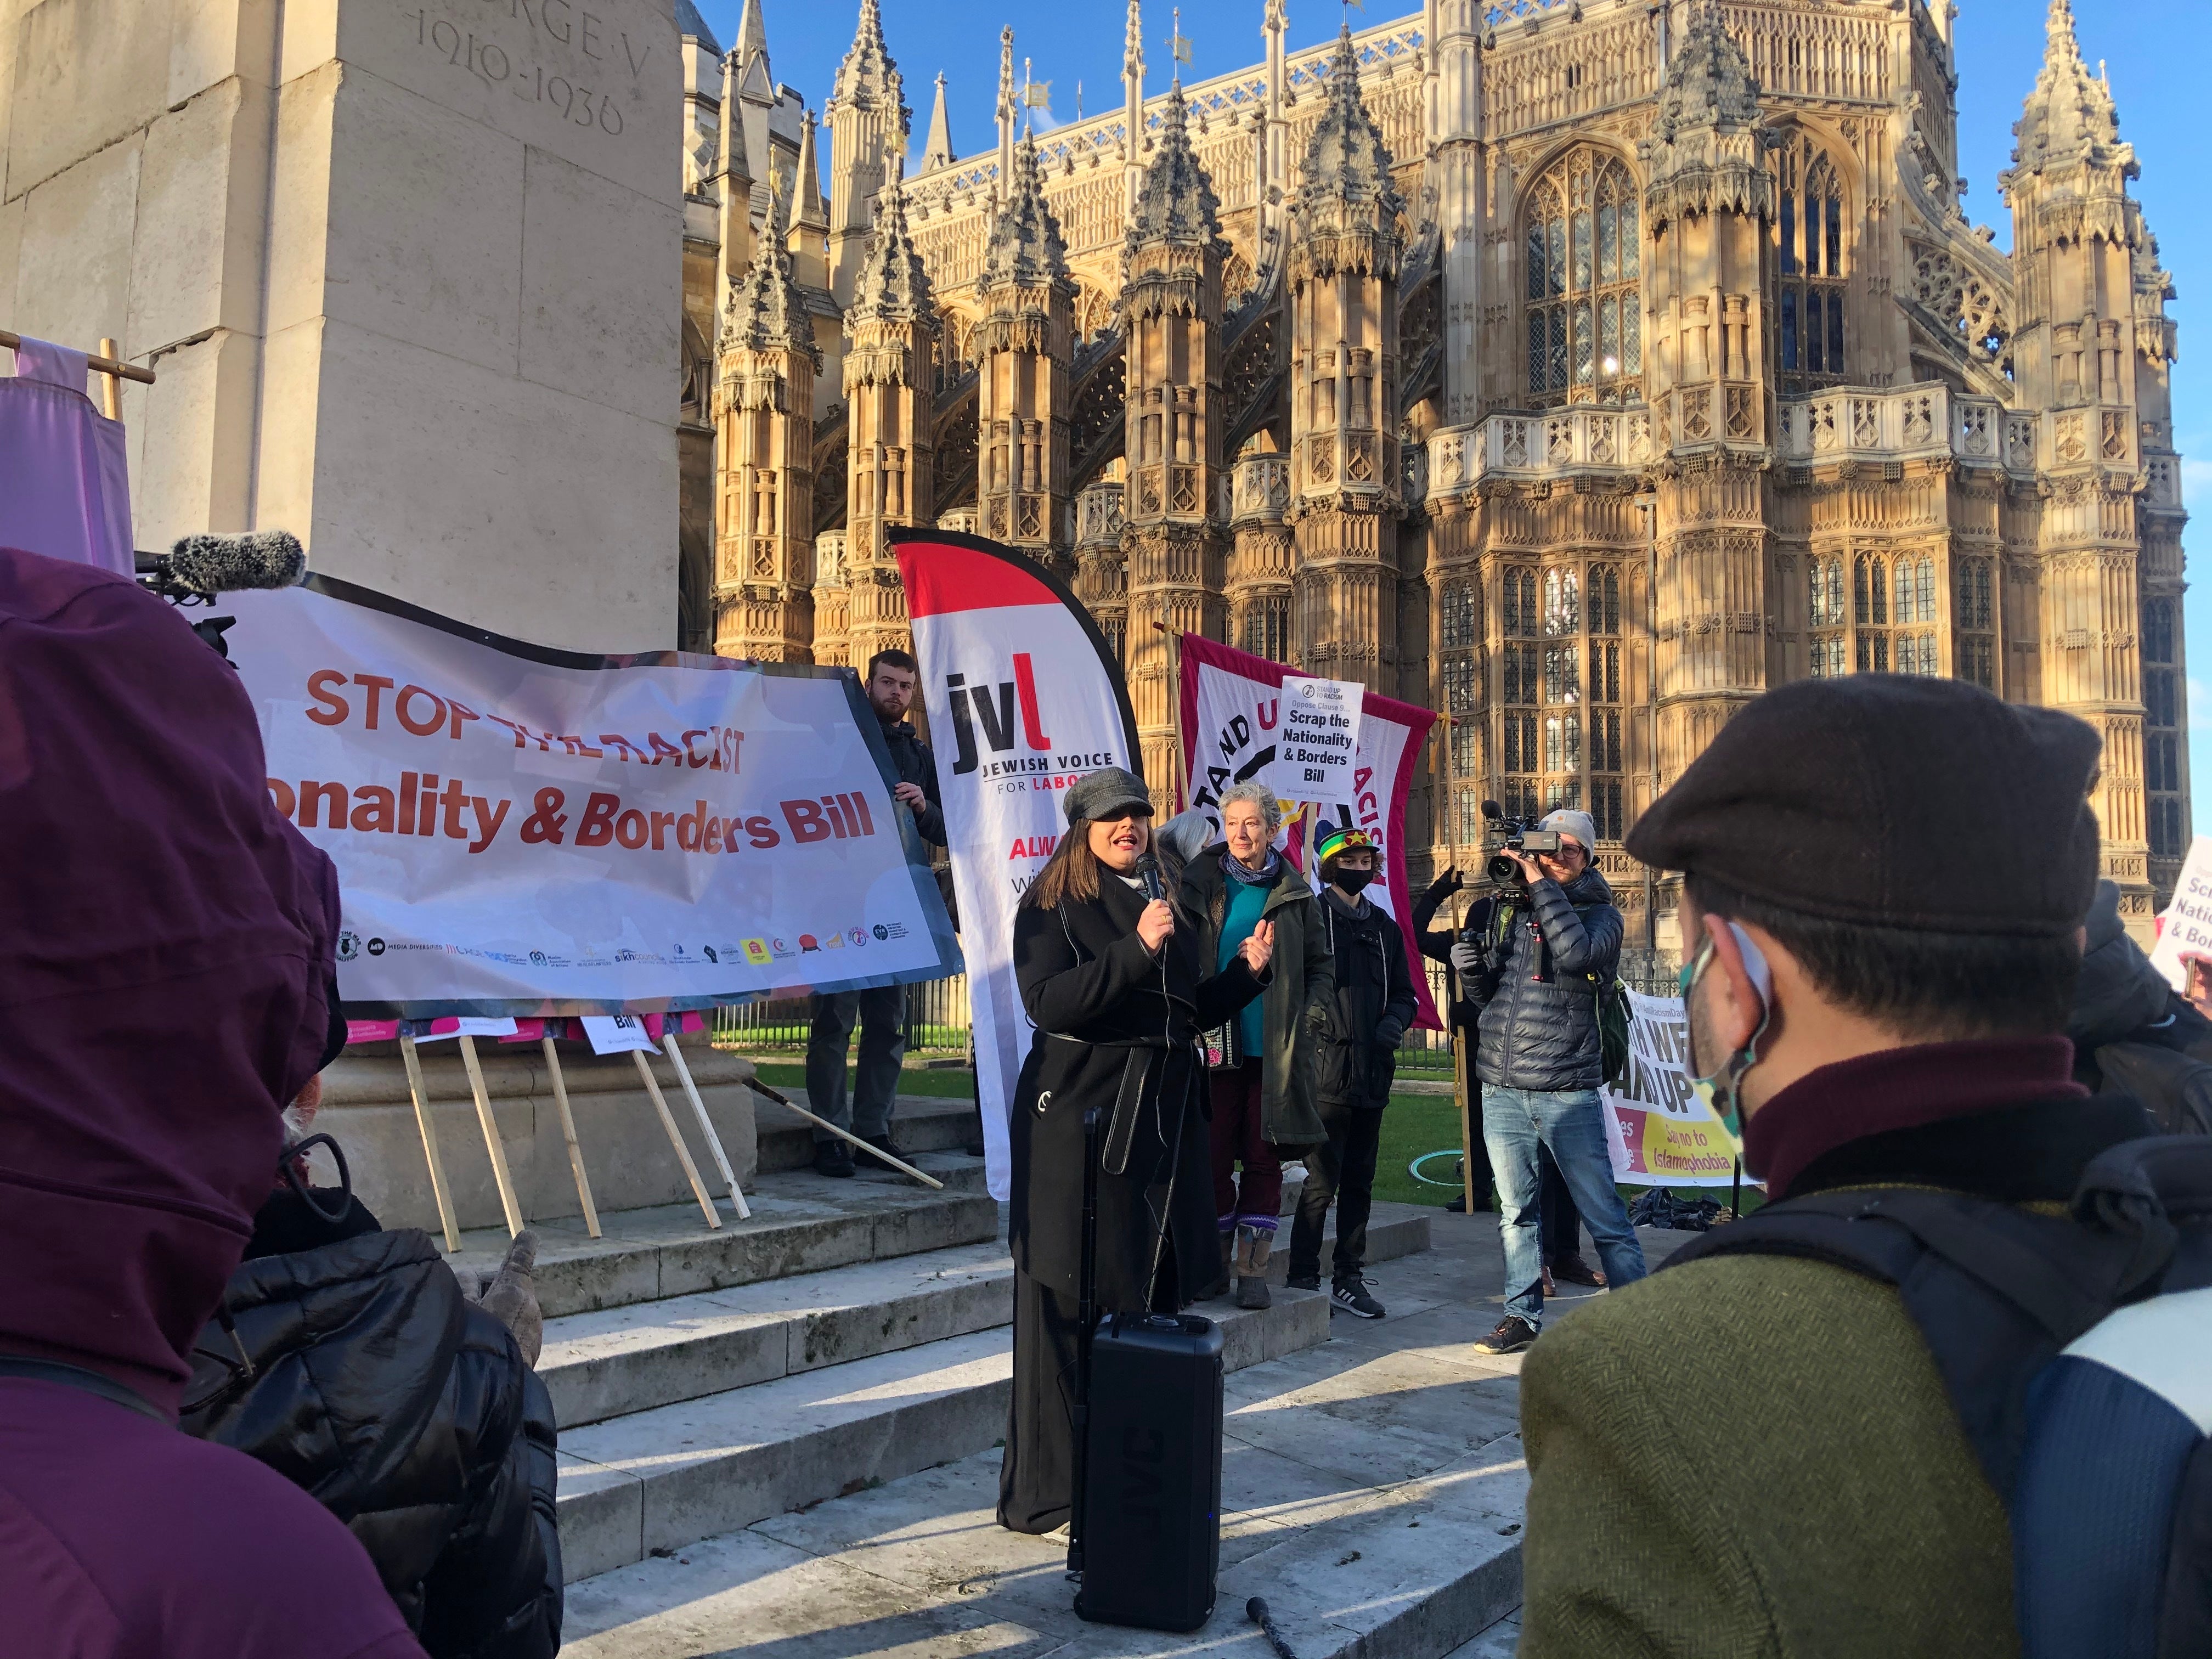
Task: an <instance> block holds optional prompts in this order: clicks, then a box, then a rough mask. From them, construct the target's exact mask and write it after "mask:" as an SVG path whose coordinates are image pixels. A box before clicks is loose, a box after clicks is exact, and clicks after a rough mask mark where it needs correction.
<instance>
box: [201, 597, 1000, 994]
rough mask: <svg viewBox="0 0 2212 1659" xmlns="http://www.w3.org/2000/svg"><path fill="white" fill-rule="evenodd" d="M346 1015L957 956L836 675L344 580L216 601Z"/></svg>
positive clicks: (823, 981)
mask: <svg viewBox="0 0 2212 1659" xmlns="http://www.w3.org/2000/svg"><path fill="white" fill-rule="evenodd" d="M223 603H224V605H225V607H226V608H227V609H231V610H234V611H236V613H237V617H238V623H237V625H236V626H235V627H234V629H231V631H230V634H229V635H228V642H229V646H230V655H231V660H232V661H233V663H234V664H235V665H236V666H237V668H238V671H239V674H240V678H241V680H242V681H243V683H244V684H245V687H246V692H247V695H248V696H251V697H252V700H253V703H254V708H255V711H256V713H257V714H258V716H259V718H260V722H261V733H262V741H263V744H264V746H265V748H266V750H267V754H268V769H269V790H270V794H271V796H273V797H274V798H275V799H276V805H277V807H278V810H280V811H283V813H284V815H285V816H286V817H289V818H290V819H291V820H292V822H293V823H295V824H296V825H297V826H298V827H299V829H300V830H301V833H302V834H304V835H305V836H307V839H308V840H310V841H312V842H314V843H315V844H316V845H317V846H319V847H320V848H322V849H323V850H324V851H325V852H326V853H328V854H330V855H331V858H332V859H333V860H335V861H336V862H337V867H338V881H339V891H340V896H341V900H342V902H343V922H342V925H341V929H340V933H339V936H338V946H337V953H338V988H339V992H340V994H341V995H342V996H343V998H344V1000H345V1003H346V1006H347V1012H349V1014H351V1015H354V1016H356V1017H358V1018H375V1017H384V1018H392V1017H404V1018H421V1017H423V1016H426V1015H429V1014H472V1015H500V1014H515V1015H530V1014H602V1013H605V1014H611V1013H617V1012H624V1011H626V1010H628V1011H636V1010H640V1009H650V1010H654V1011H659V1010H665V1009H671V1008H700V1007H706V1006H712V1005H714V1004H716V1003H723V1002H740V1001H744V1000H748V999H750V998H755V997H758V996H762V995H764V994H769V993H771V992H781V993H785V994H789V993H793V992H797V991H801V990H808V989H819V990H831V989H844V988H848V987H861V986H870V985H884V984H896V983H902V982H904V981H910V980H919V979H931V978H936V977H938V976H939V975H944V974H946V973H951V972H956V971H957V969H958V966H959V948H958V946H957V944H956V943H955V942H954V940H953V938H952V932H951V921H950V919H949V918H948V917H947V916H946V915H945V904H944V901H943V900H942V899H941V898H940V897H939V895H938V892H937V888H936V884H935V883H934V882H933V880H932V879H931V878H930V874H929V868H928V863H927V858H926V856H925V851H926V849H925V848H923V847H922V846H921V842H920V841H919V839H918V838H916V837H915V836H914V835H913V833H912V828H911V823H910V820H909V815H908V812H907V811H906V809H905V808H903V807H901V806H897V805H895V804H894V803H893V801H892V799H891V796H890V779H891V777H892V776H893V774H892V772H891V769H890V755H889V753H888V751H887V750H885V749H884V744H883V738H882V731H881V727H880V726H878V723H877V721H876V720H875V719H874V718H873V716H872V714H871V713H870V712H869V710H868V708H867V706H866V703H865V702H864V701H863V700H862V699H861V696H860V688H859V684H858V682H857V681H856V680H855V679H854V677H853V676H852V675H851V674H850V673H849V672H846V671H839V670H835V669H815V668H804V667H791V666H787V665H781V664H774V665H766V664H759V663H740V662H733V661H730V660H726V659H722V658H718V657H700V656H690V655H683V654H679V653H676V652H672V651H671V652H659V653H649V654H646V655H641V656H635V657H623V658H614V657H597V656H591V655H586V654H584V653H575V652H568V651H554V650H549V649H545V648H543V647H535V646H530V645H525V644H522V643H520V642H519V641H510V640H503V639H501V638H500V637H498V636H497V635H491V634H487V633H485V632H483V630H482V629H474V628H469V627H466V626H465V625H463V624H461V623H456V622H453V621H452V620H451V619H450V618H447V617H440V616H436V615H435V614H433V613H431V612H428V611H420V610H417V609H416V608H415V607H413V606H411V605H403V604H401V603H399V602H398V601H396V600H392V599H386V598H385V597H384V596H382V595H380V594H376V593H373V592H369V591H368V590H367V589H364V588H359V587H356V586H353V585H352V584H350V583H347V582H340V581H335V580H330V579H328V578H324V577H311V578H310V579H309V580H308V583H307V586H304V587H298V588H290V589H287V590H285V591H284V592H274V593H240V594H235V595H229V596H226V598H225V599H224V601H223Z"/></svg>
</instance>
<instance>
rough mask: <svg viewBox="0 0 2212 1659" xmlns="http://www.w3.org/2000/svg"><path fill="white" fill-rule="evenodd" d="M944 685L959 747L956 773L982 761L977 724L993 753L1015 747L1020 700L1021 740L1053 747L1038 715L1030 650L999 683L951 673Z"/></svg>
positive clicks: (1036, 747) (1034, 746) (1043, 747)
mask: <svg viewBox="0 0 2212 1659" xmlns="http://www.w3.org/2000/svg"><path fill="white" fill-rule="evenodd" d="M945 686H946V687H947V689H948V690H949V691H950V693H951V703H952V729H953V732H954V733H955V735H956V737H957V739H958V742H959V747H960V755H959V758H958V759H957V760H956V761H954V762H953V763H952V769H953V771H954V772H956V773H960V772H972V771H974V770H975V768H976V767H977V766H978V765H979V764H980V763H981V756H980V755H978V753H977V752H976V749H975V727H976V726H978V725H980V726H982V728H983V742H984V744H985V745H986V746H987V748H989V749H990V750H991V751H992V752H993V753H994V754H999V755H1003V754H1005V753H1006V752H1007V751H1008V750H1011V749H1012V748H1013V746H1014V709H1015V707H1016V704H1017V702H1018V704H1019V706H1020V708H1021V713H1022V732H1021V735H1022V740H1023V741H1024V743H1026V744H1028V745H1029V746H1030V748H1031V749H1034V750H1038V751H1039V752H1040V753H1042V751H1044V750H1048V749H1050V748H1051V747H1052V739H1051V738H1048V737H1047V736H1046V735H1045V733H1044V721H1043V720H1042V718H1041V717H1040V716H1039V715H1038V714H1037V694H1036V674H1035V672H1034V671H1032V670H1031V669H1030V659H1029V653H1027V652H1022V653H1018V654H1017V655H1016V656H1015V658H1014V678H1012V680H1002V681H1000V683H999V684H996V685H969V684H968V677H967V676H966V675H965V674H948V675H946V676H945Z"/></svg>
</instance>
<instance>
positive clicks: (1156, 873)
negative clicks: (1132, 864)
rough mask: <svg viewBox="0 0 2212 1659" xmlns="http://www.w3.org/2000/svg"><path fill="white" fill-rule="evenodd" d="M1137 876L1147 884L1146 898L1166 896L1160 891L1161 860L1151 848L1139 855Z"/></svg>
mask: <svg viewBox="0 0 2212 1659" xmlns="http://www.w3.org/2000/svg"><path fill="white" fill-rule="evenodd" d="M1137 877H1138V879H1139V880H1140V881H1142V882H1143V883H1144V884H1145V896H1146V898H1148V899H1156V898H1162V897H1164V896H1165V895H1164V894H1163V893H1162V892H1161V891H1160V861H1159V860H1158V858H1156V857H1154V856H1153V854H1152V852H1151V850H1150V849H1147V850H1146V851H1145V852H1144V853H1142V854H1139V855H1138V858H1137Z"/></svg>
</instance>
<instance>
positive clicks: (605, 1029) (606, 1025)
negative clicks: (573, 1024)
mask: <svg viewBox="0 0 2212 1659" xmlns="http://www.w3.org/2000/svg"><path fill="white" fill-rule="evenodd" d="M582 1024H583V1027H584V1035H585V1036H587V1037H589V1038H591V1040H592V1053H593V1054H628V1053H629V1051H630V1050H631V1049H633V1048H640V1049H642V1050H644V1051H645V1052H646V1053H647V1054H659V1052H660V1045H659V1043H657V1042H654V1041H653V1039H652V1038H651V1037H649V1036H647V1035H646V1033H645V1022H644V1021H643V1020H641V1019H640V1018H638V1017H637V1016H636V1015H635V1014H586V1015H585V1016H584V1018H583V1022H582Z"/></svg>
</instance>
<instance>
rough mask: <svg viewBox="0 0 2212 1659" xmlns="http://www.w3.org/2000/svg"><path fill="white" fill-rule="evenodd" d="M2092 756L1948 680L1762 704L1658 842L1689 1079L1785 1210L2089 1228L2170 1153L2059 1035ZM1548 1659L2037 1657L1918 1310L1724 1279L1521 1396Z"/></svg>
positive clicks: (1686, 1268) (1638, 835) (1800, 1281)
mask: <svg viewBox="0 0 2212 1659" xmlns="http://www.w3.org/2000/svg"><path fill="white" fill-rule="evenodd" d="M2098 747H2099V742H2098V738H2097V737H2096V734H2095V733H2094V732H2092V731H2091V730H2090V729H2089V727H2088V726H2085V725H2083V724H2082V723H2081V721H2079V720H2075V719H2073V718H2072V717H2070V716H2069V715H2066V714H2058V713H2057V712H2055V711H2052V710H2049V709H2043V708H2023V707H2019V706H2016V705H2013V704H2008V703H2005V702H2000V701H1999V700H1998V699H1997V698H1996V697H1993V696H1990V695H1989V694H1988V693H1987V692H1984V691H1981V690H1977V689H1975V688H1973V687H1972V686H1969V685H1966V684H1962V683H1960V682H1957V681H1952V680H1939V679H1932V678H1917V677H1915V678H1908V677H1904V676H1892V675H1882V674H1861V675H1857V676H1853V677H1849V678H1843V679H1836V680H1806V681H1801V682H1797V683H1795V684H1790V685H1787V686H1784V687H1783V688H1781V689H1780V690H1776V691H1772V692H1770V693H1768V694H1767V695H1766V696H1763V697H1760V698H1759V699H1758V700H1757V701H1755V702H1752V703H1750V704H1749V705H1747V707H1746V708H1744V709H1743V710H1742V711H1741V713H1739V714H1737V715H1736V716H1735V719H1734V720H1731V721H1730V722H1729V724H1728V725H1727V726H1724V727H1723V729H1722V731H1721V732H1720V734H1719V735H1718V736H1717V737H1716V738H1714V740H1713V742H1712V744H1711V747H1709V748H1708V749H1707V750H1705V753H1704V754H1703V755H1702V756H1701V757H1699V759H1698V760H1697V761H1696V762H1695V763H1692V765H1691V767H1690V768H1689V769H1688V770H1687V771H1686V772H1685V773H1684V774H1683V775H1682V776H1681V778H1680V781H1678V782H1677V783H1676V784H1675V785H1674V787H1673V788H1671V789H1669V790H1668V792H1667V793H1665V794H1664V795H1662V797H1661V798H1660V799H1659V800H1658V802H1657V804H1656V805H1654V806H1653V807H1652V808H1651V810H1650V811H1648V812H1646V813H1645V814H1644V817H1642V819H1641V820H1639V821H1638V823H1637V824H1636V826H1635V828H1634V829H1633V830H1632V832H1631V833H1630V835H1629V837H1628V850H1629V851H1630V852H1631V853H1632V854H1635V855H1636V856H1637V857H1638V858H1639V859H1642V860H1644V862H1646V863H1647V864H1651V865H1655V866H1659V867H1661V868H1662V869H1668V870H1678V871H1680V872H1683V889H1682V901H1681V912H1680V915H1681V929H1682V952H1683V960H1684V963H1685V964H1686V965H1685V968H1684V971H1683V979H1684V982H1685V987H1686V990H1685V1000H1686V1005H1687V1012H1688V1018H1689V1026H1690V1040H1691V1059H1690V1064H1691V1069H1692V1073H1694V1074H1697V1075H1698V1076H1699V1079H1700V1083H1701V1091H1710V1093H1711V1099H1712V1102H1713V1105H1714V1107H1715V1109H1716V1111H1717V1112H1718V1113H1719V1114H1721V1115H1722V1116H1723V1121H1729V1120H1731V1119H1732V1118H1733V1120H1734V1121H1736V1122H1740V1124H1741V1146H1742V1152H1743V1158H1744V1166H1745V1168H1746V1170H1747V1171H1748V1172H1749V1173H1751V1174H1752V1175H1753V1176H1756V1177H1758V1178H1759V1179H1762V1180H1764V1181H1765V1183H1766V1189H1767V1195H1768V1197H1769V1199H1770V1200H1780V1199H1784V1198H1790V1197H1796V1196H1799V1195H1802V1194H1812V1193H1820V1192H1824V1191H1833V1190H1836V1189H1838V1188H1864V1187H1919V1188H1937V1189H1942V1190H1948V1191H1954V1192H1964V1193H1967V1194H1975V1195H1978V1196H1980V1197H1983V1198H1985V1199H1992V1200H1999V1201H2003V1202H2009V1203H2023V1204H2026V1203H2045V1202H2055V1203H2057V1204H2062V1205H2063V1203H2064V1202H2065V1201H2066V1200H2067V1199H2068V1198H2069V1196H2070V1195H2071V1194H2072V1193H2073V1191H2074V1188H2075V1181H2076V1177H2077V1176H2079V1174H2080V1173H2081V1170H2082V1168H2083V1166H2084V1165H2085V1164H2087V1162H2088V1161H2089V1160H2090V1159H2091V1158H2093V1157H2094V1156H2095V1155H2096V1154H2097V1153H2098V1152H2100V1151H2101V1150H2103V1149H2104V1148H2105V1147H2106V1146H2112V1145H2115V1144H2117V1143H2118V1142H2119V1141H2122V1140H2125V1139H2131V1138H2133V1137H2135V1136H2136V1135H2140V1134H2143V1133H2148V1121H2147V1119H2146V1118H2145V1116H2144V1115H2143V1114H2142V1111H2141V1109H2140V1108H2136V1107H2134V1106H2133V1105H2132V1104H2131V1103H2127V1102H2124V1101H2120V1102H2112V1101H2106V1100H2104V1099H2097V1100H2092V1099H2090V1098H2089V1097H2087V1093H2086V1091H2084V1090H2083V1089H2082V1088H2081V1086H2080V1085H2078V1084H2076V1083H2075V1081H2074V1079H2073V1076H2072V1063H2073V1057H2072V1052H2071V1048H2070V1045H2069V1043H2068V1042H2067V1041H2066V1039H2065V1037H2064V1036H2062V1035H2061V1033H2062V1032H2063V1030H2064V1029H2065V1026H2066V1021H2067V1016H2068V1012H2069V1006H2070V1004H2071V1002H2072V999H2073V994H2074V987H2075V977H2076V975H2077V974H2078V972H2079V969H2080V966H2081V941H2082V936H2083V935H2082V924H2083V919H2084V917H2085V915H2087V911H2088V908H2089V903H2090V899H2091V896H2092V893H2093V889H2094V887H2095V884H2096V878H2097V863H2098V831H2097V824H2096V821H2095V819H2094V817H2093V816H2092V815H2091V812H2090V811H2089V807H2088V805H2087V793H2088V791H2089V788H2090V786H2091V784H2092V782H2093V780H2094V778H2095V775H2096V770H2097V763H2098ZM1521 1405H1522V1431H1523V1435H1524V1437H1525V1440H1526V1443H1527V1447H1528V1466H1529V1469H1530V1473H1531V1476H1532V1485H1531V1487H1530V1491H1529V1498H1528V1544H1527V1550H1526V1557H1525V1563H1524V1571H1525V1589H1526V1596H1527V1600H1526V1603H1525V1607H1524V1612H1523V1615H1522V1617H1523V1621H1524V1622H1523V1635H1522V1647H1521V1652H1522V1655H1523V1656H1524V1659H1526V1656H1537V1659H1549V1656H1554V1655H1568V1654H1572V1655H1575V1656H1577V1659H1589V1656H1607V1655H1628V1654H1634V1655H1638V1656H1659V1655H1683V1656H1688V1655H1692V1654H1697V1655H1704V1654H1723V1653H1725V1654H1744V1655H1753V1654H1771V1655H1796V1654H1813V1653H1818V1654H1821V1655H1824V1656H1856V1655H1866V1656H1869V1659H1872V1656H1875V1655H1881V1656H1885V1659H1889V1656H1900V1655H1927V1656H1931V1659H1933V1656H1937V1655H1942V1656H1944V1659H1973V1656H1983V1655H1987V1656H1991V1659H1996V1656H2014V1655H2016V1654H2017V1653H2018V1652H2019V1651H2020V1647H2019V1637H2018V1634H2017V1632H2016V1630H2015V1622H2014V1620H2015V1615H2014V1601H2013V1571H2012V1545H2011V1534H2010V1530H2009V1528H2008V1523H2007V1520H2006V1515H2005V1510H2004V1505H2003V1504H2002V1502H2001V1501H2000V1500H1999V1498H1998V1496H1997V1494H1996V1492H1995V1491H1994V1490H1993V1489H1992V1488H1991V1486H1990V1482H1989V1480H1987V1479H1986V1478H1985V1476H1984V1474H1983V1470H1982V1467H1981V1465H1980V1463H1979V1462H1978V1460H1977V1458H1976V1455H1975V1452H1974V1449H1973V1447H1972V1444H1971V1443H1970V1442H1969V1440H1968V1437H1967V1436H1966V1432H1965V1431H1963V1430H1962V1429H1961V1427H1960V1421H1959V1419H1958V1418H1957V1416H1956V1415H1955V1413H1954V1411H1953V1408H1952V1406H1951V1404H1950V1402H1949V1400H1948V1396H1947V1395H1946V1392H1945V1389H1944V1385H1943V1383H1942V1378H1941V1376H1939V1374H1938V1371H1937V1370H1936V1364H1935V1361H1934V1359H1933V1358H1931V1356H1930V1353H1929V1348H1928V1346H1927V1344H1926V1342H1925V1341H1924V1340H1923V1338H1922V1336H1921V1334H1920V1332H1919V1330H1918V1328H1917V1327H1916V1326H1915V1324H1914V1322H1913V1321H1912V1319H1911V1317H1910V1316H1908V1314H1907V1312H1906V1310H1905V1304H1904V1303H1903V1300H1902V1299H1901V1298H1900V1297H1899V1293H1898V1291H1896V1290H1895V1289H1894V1288H1893V1286H1891V1285H1887V1284H1884V1283H1882V1282H1881V1281H1879V1280H1877V1279H1873V1278H1870V1277H1864V1276H1862V1275H1860V1274H1858V1273H1853V1272H1851V1271H1849V1270H1848V1269H1846V1268H1844V1267H1839V1266H1836V1265H1833V1264H1832V1263H1830V1262H1827V1261H1812V1260H1807V1259H1802V1258H1796V1257H1788V1256H1782V1255H1766V1254H1752V1255H1725V1254H1722V1255H1712V1256H1710V1257H1707V1258H1705V1259H1702V1260H1698V1261H1690V1262H1687V1263H1686V1264H1683V1265H1680V1266H1678V1267H1668V1268H1666V1269H1664V1270H1662V1271H1661V1272H1660V1273H1656V1274H1655V1275H1654V1276H1653V1277H1652V1278H1650V1279H1646V1280H1644V1282H1643V1283H1641V1284H1637V1285H1630V1286H1628V1287H1627V1288H1626V1289H1625V1290H1622V1291H1618V1292H1617V1293H1615V1294H1613V1295H1612V1296H1608V1297H1604V1298H1602V1299H1601V1300H1599V1301H1597V1302H1595V1303H1593V1304H1589V1306H1587V1307H1586V1308H1584V1309H1583V1310H1579V1311H1577V1313H1576V1314H1575V1316H1573V1317H1572V1318H1571V1319H1568V1320H1566V1321H1565V1322H1562V1323H1561V1324H1560V1325H1559V1326H1558V1327H1557V1328H1556V1329H1554V1330H1553V1331H1550V1332H1547V1334H1546V1335H1545V1337H1544V1340H1542V1341H1541V1343H1539V1344H1538V1345H1537V1346H1536V1347H1535V1349H1534V1352H1532V1353H1531V1354H1530V1355H1529V1358H1528V1362H1527V1367H1526V1369H1525V1370H1523V1371H1522V1395H1521Z"/></svg>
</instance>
